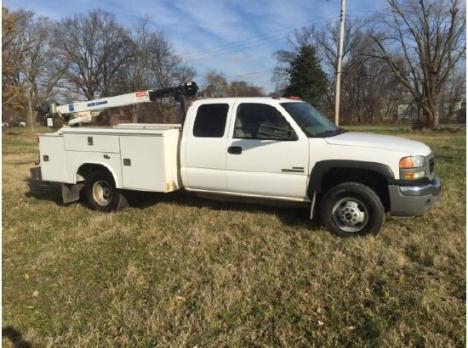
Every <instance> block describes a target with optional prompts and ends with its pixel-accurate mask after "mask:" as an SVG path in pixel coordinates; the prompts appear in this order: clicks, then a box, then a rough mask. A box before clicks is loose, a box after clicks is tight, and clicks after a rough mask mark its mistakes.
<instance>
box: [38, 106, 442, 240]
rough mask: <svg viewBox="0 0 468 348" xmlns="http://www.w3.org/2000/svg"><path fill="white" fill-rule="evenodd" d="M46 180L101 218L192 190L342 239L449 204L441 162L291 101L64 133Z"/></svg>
mask: <svg viewBox="0 0 468 348" xmlns="http://www.w3.org/2000/svg"><path fill="white" fill-rule="evenodd" d="M39 151H40V166H39V167H35V168H32V170H31V172H32V176H33V178H35V179H39V180H43V181H50V182H58V183H62V184H63V185H62V193H63V197H64V202H65V203H68V202H72V201H75V200H78V199H79V197H80V191H81V190H84V191H82V192H81V193H82V194H83V196H84V197H85V199H86V202H87V204H88V205H89V207H91V208H92V209H96V210H100V211H112V210H116V209H119V207H121V206H123V203H125V198H124V192H125V191H122V190H138V191H151V192H171V191H175V190H180V189H185V190H187V191H191V192H196V193H203V194H214V195H216V196H217V197H219V196H224V197H226V196H237V197H245V198H248V199H246V201H252V198H254V199H261V200H265V199H268V200H274V201H276V202H281V201H283V202H286V201H292V202H300V203H303V204H307V205H308V207H309V208H310V217H311V218H312V217H313V216H314V215H316V214H317V215H319V216H320V218H321V220H322V221H323V223H324V224H325V225H326V226H327V227H328V228H329V230H330V231H332V232H333V233H335V234H336V235H339V236H353V235H364V234H368V233H373V234H375V233H377V232H379V230H380V228H381V226H382V224H383V222H384V217H385V213H386V212H389V213H390V214H391V215H395V216H414V215H421V214H422V213H423V212H424V211H426V210H427V209H428V208H430V207H431V206H432V204H433V203H434V202H435V201H436V199H437V197H438V196H439V194H440V180H439V178H438V177H437V176H436V174H435V171H434V156H433V154H432V152H431V150H430V148H429V147H428V146H426V145H424V144H422V143H420V142H417V141H413V140H408V139H404V138H399V137H393V136H385V135H374V134H367V133H356V132H348V131H345V130H343V129H341V128H337V127H336V126H335V125H334V124H333V123H331V122H330V121H328V119H326V118H325V117H324V116H322V115H321V114H320V113H319V112H318V111H317V110H316V109H315V108H314V107H312V106H311V105H309V104H307V103H305V102H302V101H300V100H293V99H287V98H266V97H265V98H214V99H199V100H195V101H193V102H192V103H191V105H190V106H189V107H188V109H187V112H186V117H185V119H184V122H183V124H182V125H164V124H125V125H119V126H116V127H114V128H91V127H78V128H74V127H64V128H62V129H60V130H58V131H56V132H55V133H49V134H42V135H40V136H39Z"/></svg>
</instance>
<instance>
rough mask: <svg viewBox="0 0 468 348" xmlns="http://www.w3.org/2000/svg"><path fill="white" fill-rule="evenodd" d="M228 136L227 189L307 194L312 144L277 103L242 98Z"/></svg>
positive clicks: (287, 196)
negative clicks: (255, 101) (310, 146)
mask: <svg viewBox="0 0 468 348" xmlns="http://www.w3.org/2000/svg"><path fill="white" fill-rule="evenodd" d="M235 108H236V109H235V112H234V111H233V115H232V119H233V120H232V122H231V127H230V134H229V138H228V146H227V157H226V172H227V189H228V191H230V192H234V193H239V194H250V195H259V196H268V197H278V198H285V199H293V200H304V199H305V198H306V186H307V174H308V172H309V168H308V162H309V145H308V140H307V138H306V137H305V135H304V134H303V133H302V131H300V129H299V128H298V127H297V125H296V124H295V123H293V121H292V120H291V118H290V116H289V115H286V114H282V112H281V111H280V110H279V109H278V108H277V107H276V106H274V105H270V104H266V103H265V104H262V103H250V102H246V103H244V102H240V103H238V104H237V105H236V106H235Z"/></svg>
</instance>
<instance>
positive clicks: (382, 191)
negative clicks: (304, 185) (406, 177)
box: [320, 168, 390, 211]
mask: <svg viewBox="0 0 468 348" xmlns="http://www.w3.org/2000/svg"><path fill="white" fill-rule="evenodd" d="M348 181H354V182H359V183H361V184H364V185H366V186H369V187H370V188H371V189H373V190H374V191H375V193H377V195H378V196H379V198H380V201H381V202H382V204H383V206H384V208H385V211H389V210H390V198H389V193H388V186H387V179H386V178H385V177H384V176H383V175H381V174H379V173H377V172H374V171H372V170H368V169H359V168H332V169H329V170H328V171H327V172H326V173H325V175H323V177H322V181H321V185H320V191H321V193H325V192H327V191H328V190H329V189H331V188H332V187H334V186H336V185H338V184H341V183H343V182H348Z"/></svg>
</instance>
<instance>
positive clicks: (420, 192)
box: [388, 176, 441, 216]
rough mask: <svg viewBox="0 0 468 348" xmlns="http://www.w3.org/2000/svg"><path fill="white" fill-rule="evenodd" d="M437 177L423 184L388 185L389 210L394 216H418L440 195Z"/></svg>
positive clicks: (439, 183)
mask: <svg viewBox="0 0 468 348" xmlns="http://www.w3.org/2000/svg"><path fill="white" fill-rule="evenodd" d="M440 192H441V182H440V179H439V177H437V176H436V177H434V179H433V180H431V181H430V182H428V183H427V184H424V185H419V186H400V185H389V186H388V193H389V196H390V212H391V214H392V215H394V216H418V215H422V214H423V213H424V212H425V211H427V210H428V209H430V208H431V207H432V206H433V205H434V203H435V202H436V201H437V199H438V198H439V196H440Z"/></svg>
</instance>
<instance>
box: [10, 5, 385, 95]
mask: <svg viewBox="0 0 468 348" xmlns="http://www.w3.org/2000/svg"><path fill="white" fill-rule="evenodd" d="M385 3H386V1H385V0H348V1H347V4H346V5H347V7H346V12H347V14H348V15H349V16H350V17H365V16H370V15H372V14H373V13H375V12H376V11H380V10H382V9H384V8H385ZM3 6H6V7H8V8H9V9H11V10H16V9H19V8H23V9H27V10H32V11H34V12H36V13H37V14H38V15H41V16H47V17H49V18H51V19H55V20H59V19H61V18H63V17H68V16H73V15H74V14H76V13H87V12H88V11H90V10H93V9H102V10H106V11H108V12H112V13H113V14H114V15H115V16H116V18H117V20H118V21H119V22H120V23H121V24H122V25H124V26H126V27H127V28H129V29H130V28H132V27H134V26H135V24H136V22H137V21H138V19H139V18H142V17H144V16H148V17H149V18H150V28H151V29H152V30H154V31H159V32H163V33H164V34H165V36H166V37H167V38H168V39H169V41H170V42H171V43H172V45H173V47H174V49H175V52H176V53H177V54H178V55H179V56H180V57H181V58H182V59H183V60H184V62H185V63H186V64H187V65H189V66H191V67H193V68H194V69H195V70H196V72H197V76H196V78H195V81H197V82H198V83H199V84H200V83H203V80H204V75H205V74H206V72H207V71H209V70H215V71H217V72H221V73H223V74H224V75H225V76H226V77H227V79H228V80H230V81H231V80H236V79H237V80H245V81H247V82H249V83H252V84H255V85H258V86H261V87H263V88H264V90H265V92H267V93H268V92H271V91H272V90H273V89H274V85H273V83H272V82H271V76H272V71H273V68H274V66H275V65H276V60H275V58H274V56H273V53H274V52H275V51H277V50H279V49H284V48H286V49H287V48H288V46H287V42H286V36H287V35H288V34H291V33H292V32H293V31H294V30H295V29H299V28H301V27H303V26H309V25H315V26H316V27H319V28H320V27H321V26H323V25H325V24H326V23H327V22H337V21H338V19H339V9H340V0H308V1H306V0H250V1H247V0H242V1H241V0H237V1H236V0H172V1H171V0H133V1H132V0H127V1H123V0H75V1H67V0H3Z"/></svg>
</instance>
